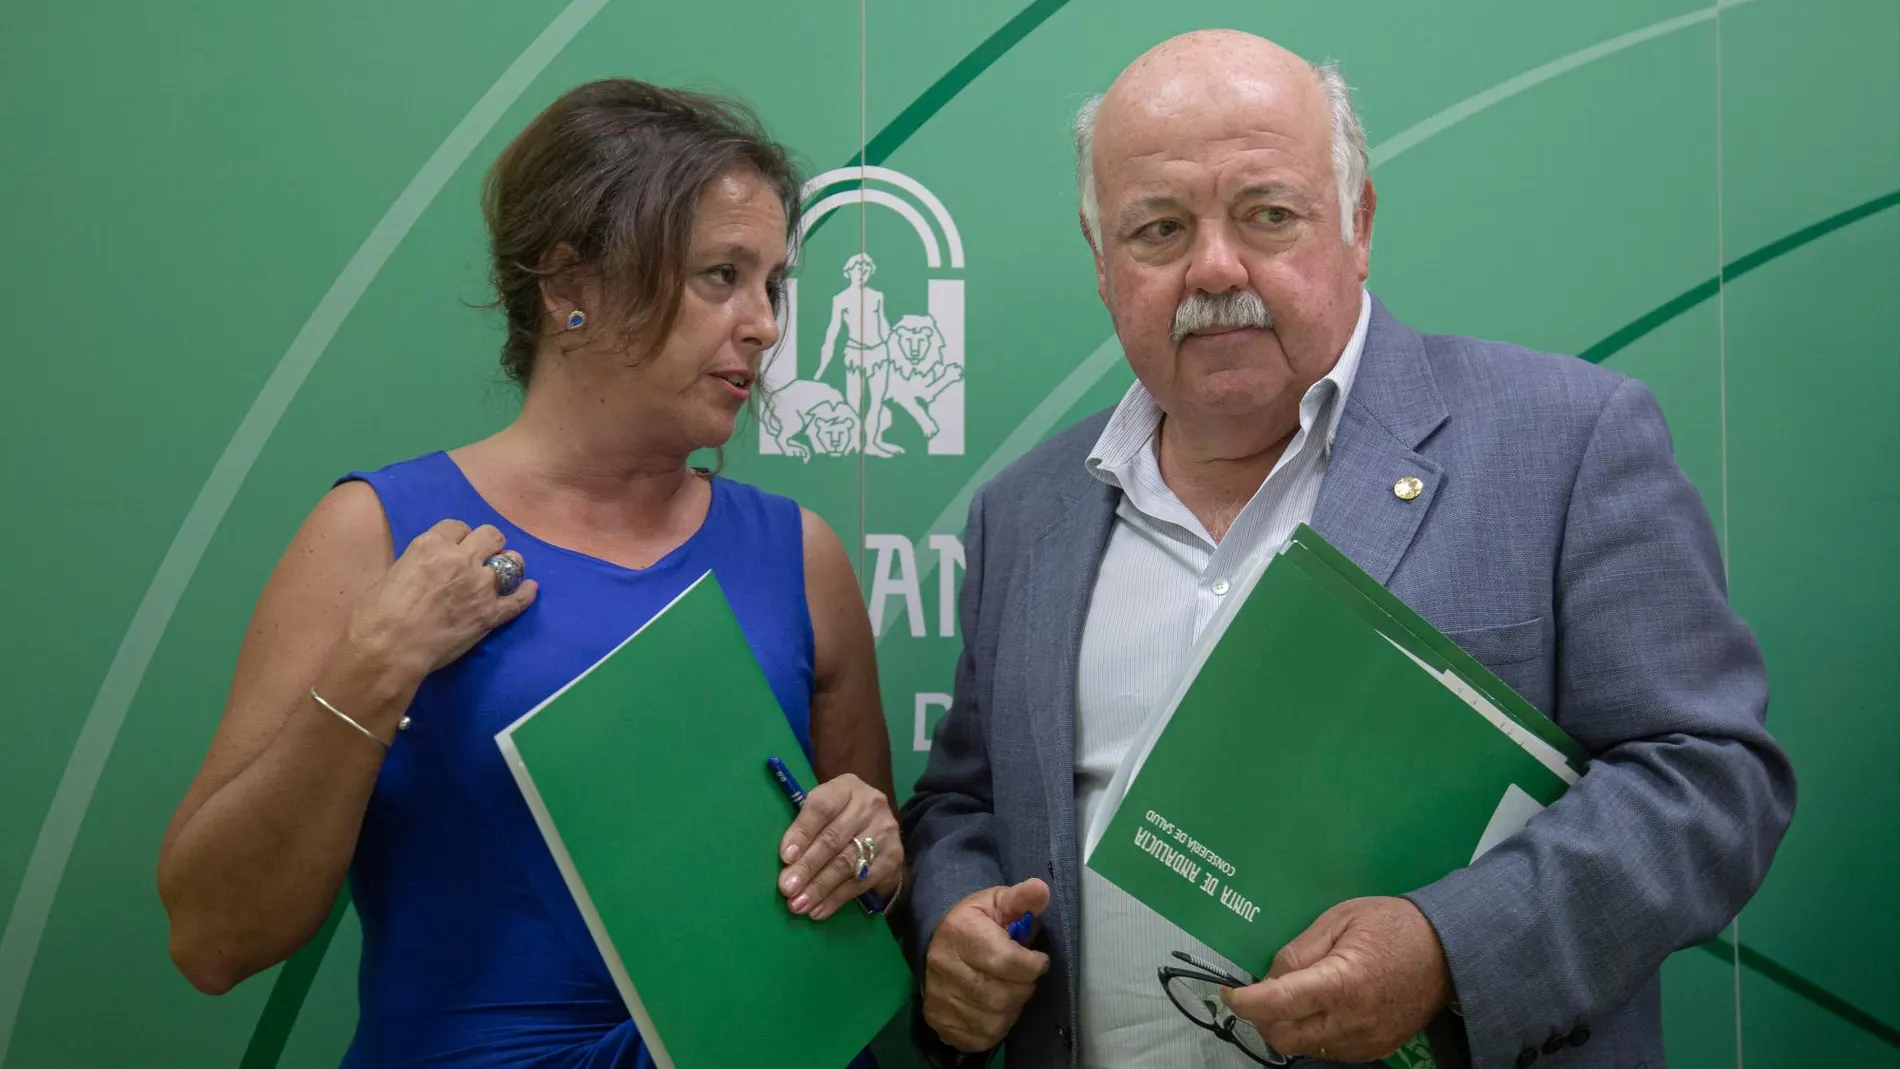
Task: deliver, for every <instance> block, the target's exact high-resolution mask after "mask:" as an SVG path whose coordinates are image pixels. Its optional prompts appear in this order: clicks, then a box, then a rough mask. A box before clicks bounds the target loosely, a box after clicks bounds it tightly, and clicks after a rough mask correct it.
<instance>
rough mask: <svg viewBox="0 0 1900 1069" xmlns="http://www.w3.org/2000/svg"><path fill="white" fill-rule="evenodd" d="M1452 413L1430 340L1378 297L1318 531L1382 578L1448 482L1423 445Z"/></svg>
mask: <svg viewBox="0 0 1900 1069" xmlns="http://www.w3.org/2000/svg"><path fill="white" fill-rule="evenodd" d="M1447 415H1448V413H1447V410H1446V408H1445V402H1444V398H1443V397H1441V396H1440V395H1439V392H1438V384H1437V381H1436V380H1435V379H1434V378H1433V377H1432V372H1431V367H1430V365H1429V364H1428V363H1427V362H1426V359H1425V343H1424V340H1423V339H1421V338H1420V337H1419V335H1418V333H1417V332H1415V331H1413V330H1411V329H1410V328H1409V327H1406V326H1405V325H1404V324H1402V323H1400V322H1399V321H1398V320H1396V319H1394V318H1392V316H1391V314H1390V313H1388V312H1387V311H1386V310H1385V306H1384V305H1383V304H1382V303H1380V302H1379V300H1378V299H1377V298H1374V299H1373V302H1372V320H1371V323H1370V324H1369V325H1368V327H1367V331H1366V347H1365V351H1364V353H1363V354H1362V355H1361V356H1360V363H1359V370H1358V373H1357V374H1356V375H1355V376H1354V378H1353V383H1352V389H1351V392H1350V393H1348V394H1347V396H1346V408H1345V410H1344V411H1343V412H1342V413H1341V414H1340V420H1339V426H1338V429H1337V431H1336V433H1335V434H1334V438H1333V451H1332V460H1331V463H1330V465H1329V466H1328V469H1327V473H1326V481H1325V484H1324V485H1323V486H1322V487H1321V488H1320V495H1319V501H1318V503H1317V504H1316V505H1315V506H1314V509H1313V529H1314V530H1316V531H1318V532H1319V533H1320V535H1321V536H1322V537H1324V538H1325V539H1326V540H1327V541H1329V542H1331V543H1332V544H1333V545H1335V546H1337V547H1338V548H1339V550H1340V552H1342V553H1344V554H1345V555H1346V556H1347V557H1349V558H1351V559H1352V561H1353V562H1354V563H1355V564H1357V565H1359V566H1360V567H1361V568H1364V569H1365V570H1366V571H1367V573H1369V574H1370V575H1371V576H1372V577H1373V578H1374V579H1376V580H1378V581H1379V582H1380V583H1381V584H1384V583H1386V582H1388V581H1389V580H1390V579H1391V578H1392V573H1393V571H1394V570H1396V569H1397V568H1398V566H1399V561H1400V560H1401V559H1402V558H1403V557H1404V556H1405V551H1406V550H1407V549H1408V548H1409V547H1410V546H1411V544H1412V539H1413V538H1414V537H1415V536H1416V535H1417V534H1418V528H1419V524H1420V523H1422V522H1423V521H1424V519H1425V514H1426V513H1427V512H1429V511H1430V510H1431V504H1432V500H1433V498H1435V497H1436V496H1437V493H1438V489H1439V486H1440V484H1441V483H1442V482H1443V481H1444V472H1443V470H1442V469H1440V468H1439V466H1438V465H1437V464H1434V463H1433V462H1432V461H1430V460H1428V459H1426V458H1425V457H1423V456H1421V455H1419V453H1418V452H1417V449H1418V447H1419V446H1420V445H1422V444H1424V442H1425V440H1426V439H1427V438H1429V437H1430V436H1431V435H1432V432H1434V431H1436V430H1437V429H1438V428H1439V426H1440V425H1442V424H1443V423H1444V422H1445V420H1446V418H1447ZM1411 479H1416V480H1417V481H1418V483H1417V486H1416V488H1414V487H1413V486H1412V485H1411V484H1410V482H1409V481H1406V480H1411ZM1402 481H1405V482H1402ZM1413 489H1416V490H1417V493H1416V494H1413V493H1412V491H1413Z"/></svg>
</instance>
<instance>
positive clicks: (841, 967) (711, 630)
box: [495, 572, 910, 1069]
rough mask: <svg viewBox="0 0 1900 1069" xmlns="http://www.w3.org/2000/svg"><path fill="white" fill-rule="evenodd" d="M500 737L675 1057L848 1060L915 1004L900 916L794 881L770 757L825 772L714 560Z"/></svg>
mask: <svg viewBox="0 0 1900 1069" xmlns="http://www.w3.org/2000/svg"><path fill="white" fill-rule="evenodd" d="M495 742H496V744H497V745H499V746H500V747H501V750H502V754H503V756H504V757H505V759H506V760H507V762H508V766H509V768H510V770H512V771H513V773H514V777H515V781H516V783H517V784H518V785H519V786H520V788H521V793H522V796H523V797H524V798H525V799H526V800H527V803H528V807H529V808H530V809H531V810H533V811H534V817H535V821H536V822H537V824H538V825H539V826H540V829H541V834H542V836H543V837H545V838H546V840H547V844H548V848H549V850H551V851H552V852H553V854H554V860H555V863H556V864H557V865H558V866H559V867H560V870H561V875H562V876H563V877H564V878H565V879H566V881H567V887H568V890H569V891H571V892H572V893H573V896H574V901H575V902H576V904H578V905H579V906H580V910H581V914H582V916H583V917H585V918H586V921H587V927H588V930H589V931H590V932H591V933H592V934H593V937H594V942H595V944H596V945H597V946H599V948H600V952H601V955H602V957H604V958H605V959H606V961H607V968H608V971H609V972H610V973H612V975H613V978H614V983H615V985H616V986H617V987H618V988H619V990H620V996H621V998H622V999H624V1000H625V1001H626V1004H627V1009H628V1010H629V1012H631V1013H632V1015H633V1019H634V1020H635V1021H636V1022H638V1025H639V1028H640V1034H641V1036H642V1037H643V1038H644V1039H645V1040H646V1042H647V1046H648V1047H649V1049H650V1050H651V1051H652V1053H653V1057H654V1061H655V1062H656V1063H657V1064H658V1065H660V1066H661V1067H662V1069H675V1067H677V1069H728V1067H730V1066H735V1065H764V1064H771V1065H774V1066H778V1067H781V1069H844V1066H845V1065H847V1064H848V1063H849V1062H850V1061H851V1059H852V1058H854V1057H855V1056H856V1055H857V1054H858V1052H859V1051H860V1050H862V1049H863V1048H864V1047H865V1046H866V1045H867V1044H868V1043H869V1042H870V1040H871V1039H872V1037H873V1036H875V1035H876V1034H877V1033H878V1031H879V1030H880V1029H882V1028H883V1027H884V1025H885V1024H886V1023H888V1022H889V1021H890V1020H891V1018H892V1017H893V1016H895V1015H896V1014H897V1012H898V1011H899V1010H900V1009H901V1008H902V1007H903V1005H904V1002H905V999H906V998H907V997H908V994H909V986H910V970H909V967H908V965H907V964H906V963H905V961H904V958H903V954H902V952H901V951H900V950H899V948H898V946H897V942H896V940H895V939H894V938H893V937H892V935H891V933H890V931H889V929H888V928H887V927H886V925H885V922H884V918H882V917H878V916H870V915H867V914H866V913H865V912H864V911H863V910H862V909H859V908H857V907H856V906H853V907H851V908H848V909H841V910H839V911H838V912H837V913H836V914H835V915H833V916H832V917H830V918H828V919H826V920H824V921H822V922H814V921H812V920H810V919H808V918H806V917H801V916H796V915H794V914H792V913H791V912H790V911H789V910H788V909H787V908H786V905H785V900H784V898H783V897H782V896H781V895H780V894H779V892H778V888H777V880H778V876H779V872H780V865H779V860H778V845H779V839H780V837H781V836H783V835H784V833H785V829H786V828H787V827H788V826H789V825H790V824H791V822H792V818H793V810H792V807H791V804H790V803H789V802H788V801H787V800H786V798H785V796H784V795H783V794H782V793H781V792H780V790H779V788H778V785H777V784H776V783H775V782H774V781H773V779H772V778H771V775H770V773H769V772H768V771H767V768H766V758H767V757H771V756H777V757H779V758H781V759H782V760H784V762H785V763H786V766H787V767H788V768H790V769H791V770H792V771H793V773H794V774H795V775H796V776H798V777H799V778H800V782H801V783H803V784H804V785H805V787H806V788H807V789H809V788H810V787H812V786H813V784H814V780H813V777H812V773H811V767H810V765H809V764H807V762H806V761H805V758H804V755H803V753H802V751H801V750H800V748H799V745H798V741H797V739H796V738H795V737H794V736H793V735H792V729H791V726H790V725H789V724H788V723H787V722H786V720H785V713H784V711H783V710H782V709H781V708H780V707H779V704H778V699H777V698H776V697H775V696H774V695H773V693H772V689H771V687H770V685H769V684H768V683H767V682H766V679H765V675H764V673H763V672H762V671H761V670H760V668H759V665H758V661H757V660H756V659H755V658H754V657H753V654H752V650H751V647H750V646H749V645H748V644H747V643H746V640H745V636H744V634H742V633H741V631H740V630H739V624H738V621H737V620H736V619H735V618H734V616H733V614H732V609H731V607H730V606H729V605H728V604H727V602H726V598H725V595H724V593H723V592H722V591H721V590H720V587H719V583H718V581H717V580H716V579H715V578H714V577H713V575H712V573H711V572H707V573H706V574H705V575H702V576H701V577H700V578H699V579H698V580H697V581H695V582H694V584H693V585H692V586H691V587H689V588H687V590H686V591H685V592H684V593H682V594H680V596H679V597H678V598H676V599H674V600H673V602H672V603H671V604H669V605H668V606H667V607H666V608H665V609H663V610H661V611H660V613H659V614H658V615H656V616H655V617H654V618H653V619H652V620H651V621H649V622H648V623H647V624H645V625H644V626H642V627H641V628H640V629H639V630H638V631H636V632H635V633H634V634H633V635H632V636H630V637H629V638H627V639H626V640H625V641H624V642H622V643H621V644H620V645H619V646H618V647H616V648H615V649H614V650H613V651H612V652H611V653H609V654H607V656H605V657H603V658H602V659H601V660H600V661H598V662H597V663H595V664H594V666H593V667H592V668H589V669H588V670H587V671H586V672H584V673H582V674H581V676H580V677H579V678H577V679H575V680H573V681H572V682H570V683H568V684H567V685H566V686H565V687H563V688H562V689H561V690H559V691H557V692H556V693H555V694H554V695H553V696H552V697H550V698H548V699H547V700H546V701H544V702H542V703H541V704H540V705H538V706H536V707H535V708H534V709H532V710H530V711H529V712H528V713H527V714H526V715H524V716H523V717H521V719H519V720H517V721H515V722H514V723H513V724H510V725H509V726H508V727H507V728H506V729H504V730H503V731H502V732H501V733H499V734H498V735H496V736H495Z"/></svg>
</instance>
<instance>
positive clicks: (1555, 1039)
mask: <svg viewBox="0 0 1900 1069" xmlns="http://www.w3.org/2000/svg"><path fill="white" fill-rule="evenodd" d="M1565 1042H1567V1040H1566V1039H1565V1037H1564V1035H1563V1033H1561V1032H1558V1031H1555V1030H1553V1031H1552V1032H1551V1033H1550V1038H1549V1039H1546V1040H1544V1053H1545V1054H1555V1053H1557V1052H1558V1051H1560V1050H1562V1049H1564V1043H1565Z"/></svg>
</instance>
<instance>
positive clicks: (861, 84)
mask: <svg viewBox="0 0 1900 1069" xmlns="http://www.w3.org/2000/svg"><path fill="white" fill-rule="evenodd" d="M870 32H871V31H870V19H869V12H868V11H867V10H866V5H865V0H858V255H859V256H866V255H869V251H868V250H867V249H866V247H865V245H866V238H865V234H864V227H865V214H866V209H867V204H866V202H865V199H864V194H865V190H866V188H867V184H868V182H869V181H870V175H869V172H868V168H869V166H870V160H869V159H867V158H866V156H865V148H866V141H867V135H866V129H865V119H866V113H867V112H868V111H869V110H870V93H869V89H868V86H869V84H870V76H869V74H868V73H867V69H868V66H869V61H870V57H869V48H868V47H867V41H868V40H869V38H870ZM866 281H867V282H868V281H869V280H868V279H867V280H866ZM864 289H865V287H863V286H859V287H858V330H857V337H856V338H855V339H854V340H855V341H858V342H859V343H862V341H863V339H864ZM870 372H871V369H870V367H869V365H868V362H866V365H865V366H863V367H860V368H859V369H858V374H859V375H861V376H863V378H864V382H863V384H862V388H863V390H864V391H865V392H864V393H863V394H862V395H860V396H862V397H863V398H864V400H865V401H866V402H867V404H868V402H869V401H870V399H871V398H870V389H871V374H870ZM845 374H846V375H849V374H851V369H850V368H846V369H845ZM879 407H880V408H882V407H883V406H881V405H880V406H879ZM877 417H878V413H876V412H871V411H866V412H865V414H864V418H860V419H859V420H858V442H859V445H858V542H857V545H856V546H855V547H854V549H855V555H856V557H857V561H858V575H859V576H860V577H862V576H863V575H864V542H865V538H866V537H867V533H868V531H869V528H870V520H869V513H870V502H869V501H868V500H867V497H866V495H865V491H864V481H865V457H866V455H867V450H868V449H869V447H870V444H871V439H872V438H873V437H874V436H875V432H876V430H877ZM866 418H868V419H869V420H870V421H871V422H870V423H869V424H868V425H867V424H866V423H865V419H866ZM860 581H862V580H861V579H860Z"/></svg>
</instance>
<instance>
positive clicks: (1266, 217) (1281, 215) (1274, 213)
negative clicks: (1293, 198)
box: [1254, 208, 1293, 226]
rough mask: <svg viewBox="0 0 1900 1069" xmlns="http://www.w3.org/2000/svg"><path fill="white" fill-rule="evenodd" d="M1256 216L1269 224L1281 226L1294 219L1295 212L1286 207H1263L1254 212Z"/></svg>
mask: <svg viewBox="0 0 1900 1069" xmlns="http://www.w3.org/2000/svg"><path fill="white" fill-rule="evenodd" d="M1254 217H1255V218H1256V219H1259V220H1260V221H1261V222H1263V223H1266V224H1267V225H1269V226H1279V225H1280V224H1281V223H1284V222H1286V221H1287V220H1289V219H1292V218H1293V213H1292V212H1290V211H1287V210H1286V209H1285V208H1262V209H1260V210H1259V211H1257V212H1255V213H1254Z"/></svg>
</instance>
